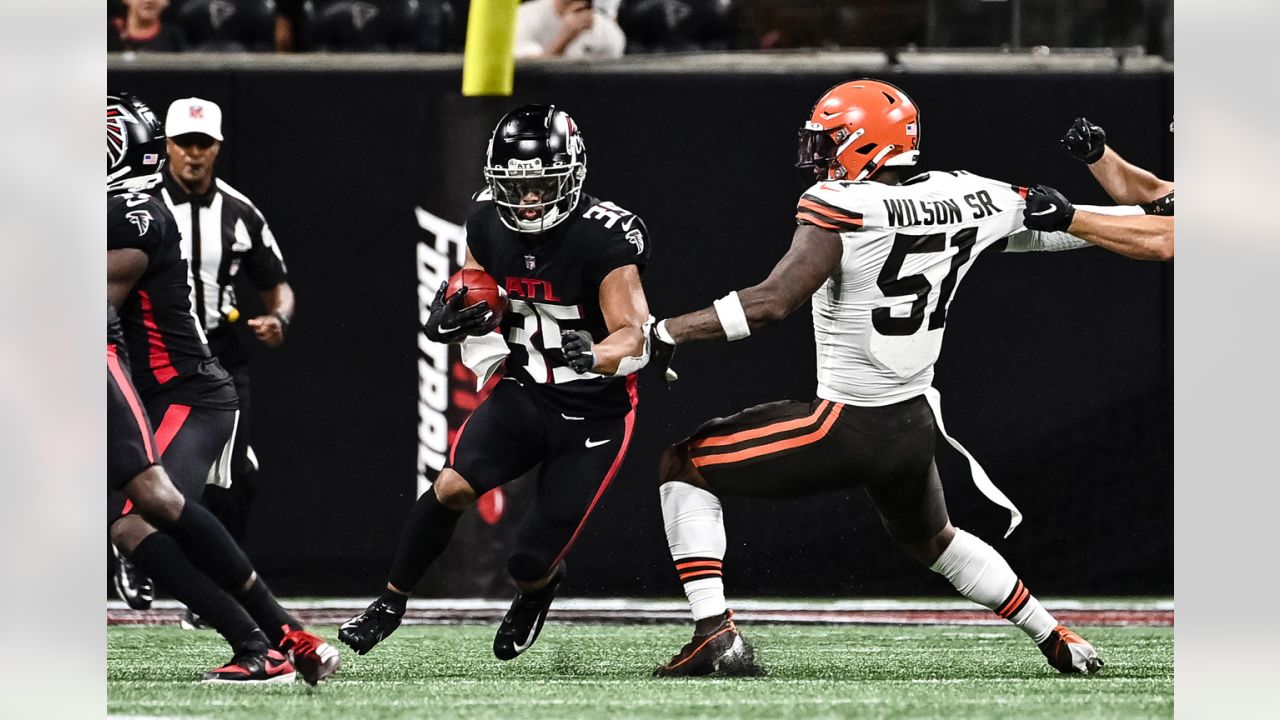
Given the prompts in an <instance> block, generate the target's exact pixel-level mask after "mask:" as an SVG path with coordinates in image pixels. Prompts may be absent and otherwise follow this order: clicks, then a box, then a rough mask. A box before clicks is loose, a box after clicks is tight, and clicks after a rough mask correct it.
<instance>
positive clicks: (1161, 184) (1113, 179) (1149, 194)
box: [1060, 117, 1173, 205]
mask: <svg viewBox="0 0 1280 720" xmlns="http://www.w3.org/2000/svg"><path fill="white" fill-rule="evenodd" d="M1060 142H1061V143H1062V146H1063V147H1064V148H1066V149H1067V152H1069V153H1071V155H1072V157H1074V158H1076V159H1077V160H1079V161H1080V162H1083V163H1085V164H1087V165H1088V166H1089V172H1091V173H1093V177H1094V179H1095V180H1097V181H1098V184H1099V185H1101V186H1102V189H1103V190H1106V191H1107V194H1108V195H1110V196H1111V199H1112V200H1114V201H1116V202H1117V203H1119V204H1121V205H1141V204H1142V203H1149V202H1151V201H1152V200H1155V199H1157V198H1159V197H1161V196H1162V195H1168V194H1169V193H1170V192H1173V183H1171V182H1169V181H1168V180H1161V179H1160V178H1158V177H1156V176H1155V175H1153V174H1151V173H1150V172H1147V171H1146V170H1143V169H1142V168H1140V167H1138V166H1137V165H1133V164H1131V163H1130V162H1128V161H1127V160H1125V159H1124V158H1122V157H1120V153H1118V152H1116V151H1115V150H1112V149H1111V146H1109V145H1107V131H1106V130H1103V129H1102V126H1100V125H1097V124H1095V123H1092V122H1089V119H1088V118H1083V117H1078V118H1076V119H1075V122H1073V123H1071V127H1070V128H1068V129H1067V133H1066V134H1065V135H1063V136H1062V140H1061V141H1060Z"/></svg>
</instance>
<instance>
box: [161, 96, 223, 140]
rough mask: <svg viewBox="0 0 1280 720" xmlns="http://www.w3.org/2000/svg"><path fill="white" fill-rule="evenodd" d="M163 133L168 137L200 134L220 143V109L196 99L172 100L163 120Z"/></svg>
mask: <svg viewBox="0 0 1280 720" xmlns="http://www.w3.org/2000/svg"><path fill="white" fill-rule="evenodd" d="M164 132H165V135H168V136H169V137H177V136H178V135H185V134H187V133H200V134H202V135H208V136H209V137H211V138H213V139H214V140H217V141H218V142H222V108H220V107H218V103H216V102H213V101H212V100H204V99H202V98H198V97H189V98H182V99H179V100H174V101H173V103H172V104H170V105H169V114H168V115H165V118H164Z"/></svg>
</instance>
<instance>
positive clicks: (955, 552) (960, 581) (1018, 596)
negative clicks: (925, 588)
mask: <svg viewBox="0 0 1280 720" xmlns="http://www.w3.org/2000/svg"><path fill="white" fill-rule="evenodd" d="M929 569H930V570H932V571H934V572H936V573H938V574H939V575H941V576H943V577H945V578H946V579H948V580H950V581H951V584H952V585H954V586H955V588H956V590H958V591H960V594H961V595H964V596H965V597H967V598H969V599H970V600H972V601H974V602H976V603H978V604H979V605H982V606H984V607H986V608H987V609H989V610H991V611H992V612H994V613H995V614H997V615H999V616H1000V617H1002V618H1004V619H1005V620H1008V621H1009V622H1011V623H1013V624H1014V625H1017V626H1018V627H1019V628H1022V631H1023V632H1025V633H1026V634H1028V635H1030V636H1031V639H1032V640H1034V641H1036V643H1040V642H1042V641H1043V640H1044V639H1045V638H1047V637H1049V634H1050V633H1052V632H1053V629H1054V628H1055V627H1057V626H1058V621H1057V620H1056V619H1054V617H1053V616H1052V615H1050V614H1049V611H1048V610H1045V609H1044V606H1043V605H1041V604H1040V601H1039V600H1036V598H1035V596H1034V595H1032V594H1031V592H1030V591H1029V590H1027V587H1026V586H1025V585H1023V584H1022V581H1021V580H1019V579H1018V576H1017V575H1016V574H1014V572H1013V568H1011V567H1009V563H1008V562H1006V561H1005V559H1004V558H1003V557H1001V555H1000V553H998V552H996V549H995V548H993V547H991V546H990V545H988V544H986V543H985V542H983V541H982V540H981V539H980V538H978V537H977V536H975V535H971V534H969V533H967V532H965V531H964V530H961V529H959V528H956V535H955V537H954V538H952V540H951V544H950V545H948V546H947V549H946V550H944V551H943V552H942V555H940V556H939V557H938V561H937V562H935V563H934V564H933V566H932V567H930V568H929Z"/></svg>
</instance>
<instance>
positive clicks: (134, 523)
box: [110, 514, 155, 555]
mask: <svg viewBox="0 0 1280 720" xmlns="http://www.w3.org/2000/svg"><path fill="white" fill-rule="evenodd" d="M153 532H155V528H153V527H151V526H150V525H148V524H147V522H146V521H145V520H143V519H142V518H141V517H139V516H137V515H134V514H129V515H124V516H122V517H121V518H120V519H119V520H116V521H115V522H113V523H111V529H110V534H111V544H113V545H115V546H116V547H117V548H119V549H120V552H122V553H124V554H125V555H132V554H133V551H134V549H136V548H137V547H138V545H140V544H141V543H142V541H143V540H144V539H145V538H146V537H147V536H148V535H150V534H151V533H153Z"/></svg>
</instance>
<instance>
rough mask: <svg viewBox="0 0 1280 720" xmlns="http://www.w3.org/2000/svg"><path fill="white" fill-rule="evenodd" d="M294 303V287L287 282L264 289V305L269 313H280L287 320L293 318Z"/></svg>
mask: <svg viewBox="0 0 1280 720" xmlns="http://www.w3.org/2000/svg"><path fill="white" fill-rule="evenodd" d="M294 303H295V299H294V296H293V288H292V287H289V283H287V282H282V283H280V284H278V285H276V286H275V287H273V288H270V289H267V290H263V291H262V306H263V307H264V308H266V310H267V314H268V315H278V316H280V317H282V318H283V319H284V321H285V322H288V321H291V320H293V310H294Z"/></svg>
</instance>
